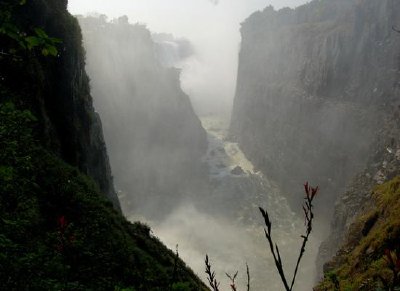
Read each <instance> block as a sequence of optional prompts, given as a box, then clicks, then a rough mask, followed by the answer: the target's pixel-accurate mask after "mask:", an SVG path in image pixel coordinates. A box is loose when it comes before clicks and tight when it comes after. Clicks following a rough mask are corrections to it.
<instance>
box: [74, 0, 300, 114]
mask: <svg viewBox="0 0 400 291" xmlns="http://www.w3.org/2000/svg"><path fill="white" fill-rule="evenodd" d="M305 2H308V1H307V0H69V10H70V12H71V13H72V14H87V13H93V12H96V13H100V14H106V15H107V16H108V17H109V18H114V17H118V16H121V15H127V16H128V17H129V21H130V22H131V23H136V22H140V23H145V24H146V25H147V27H148V28H149V29H150V30H151V31H153V32H167V33H172V34H174V35H175V36H177V37H185V38H188V39H189V40H190V41H191V42H192V44H193V45H194V47H195V50H196V57H195V58H192V59H191V60H189V61H188V62H187V64H186V65H185V66H184V68H183V72H182V76H181V80H182V86H183V88H184V90H185V91H186V92H187V93H188V94H189V95H190V96H191V98H192V100H193V101H194V104H195V107H197V109H198V110H199V108H202V109H204V104H205V102H207V104H213V106H212V107H214V108H215V107H216V106H218V107H229V105H230V104H231V102H232V98H233V95H234V90H235V82H236V70H237V55H238V51H239V43H240V34H239V28H240V23H241V22H242V21H243V20H244V19H246V18H247V17H248V16H249V15H250V14H251V13H252V12H254V11H257V10H262V9H263V8H265V7H266V6H268V5H270V4H271V5H273V6H274V7H275V8H277V9H279V8H282V7H285V6H289V7H295V6H298V5H300V4H303V3H305ZM201 104H203V106H201ZM202 113H204V110H202Z"/></svg>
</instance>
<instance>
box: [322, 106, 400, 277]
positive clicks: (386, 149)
mask: <svg viewBox="0 0 400 291" xmlns="http://www.w3.org/2000/svg"><path fill="white" fill-rule="evenodd" d="M399 152H400V108H396V107H392V108H391V110H389V109H388V112H387V116H386V117H385V118H383V119H382V120H381V121H380V129H379V131H378V133H377V137H376V139H375V141H374V143H373V145H372V150H371V153H370V155H369V158H368V162H367V164H366V166H365V168H364V170H363V171H362V172H361V173H359V174H357V175H356V176H355V177H354V178H353V179H352V181H351V183H350V184H349V186H348V187H347V188H346V191H345V192H344V193H343V194H342V195H340V197H339V199H338V200H337V201H336V203H335V212H334V217H333V220H332V223H331V233H330V235H329V237H328V238H327V239H326V240H325V241H324V242H323V243H322V245H321V247H320V252H319V253H320V255H319V258H318V262H317V264H318V266H319V267H320V269H321V270H322V269H324V270H328V268H329V264H328V265H327V266H325V267H324V268H322V266H323V264H324V263H325V262H327V261H328V260H329V259H331V258H332V257H333V256H334V255H335V254H336V252H337V251H338V250H339V249H340V247H342V246H343V244H345V243H346V241H347V240H349V237H352V236H355V235H360V236H361V234H362V235H363V236H366V234H365V233H368V231H369V228H370V227H371V226H368V225H367V224H366V225H365V227H364V229H363V230H362V233H359V234H352V233H351V227H352V224H353V223H354V222H355V220H356V219H357V217H359V216H360V215H362V214H363V213H364V211H366V210H368V209H371V208H374V205H372V204H371V203H372V201H371V199H370V197H371V194H372V192H373V190H374V188H375V186H376V185H380V184H382V183H384V182H387V181H390V180H392V179H393V178H394V177H396V176H398V175H400V156H398V153H399ZM370 223H373V221H370Z"/></svg>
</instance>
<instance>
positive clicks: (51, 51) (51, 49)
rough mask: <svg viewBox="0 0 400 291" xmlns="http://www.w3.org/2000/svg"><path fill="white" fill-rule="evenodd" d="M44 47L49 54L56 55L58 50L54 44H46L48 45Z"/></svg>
mask: <svg viewBox="0 0 400 291" xmlns="http://www.w3.org/2000/svg"><path fill="white" fill-rule="evenodd" d="M46 49H47V51H48V54H49V55H51V56H53V57H56V56H57V55H58V50H57V48H56V47H55V46H52V45H48V46H46Z"/></svg>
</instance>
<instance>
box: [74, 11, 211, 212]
mask: <svg viewBox="0 0 400 291" xmlns="http://www.w3.org/2000/svg"><path fill="white" fill-rule="evenodd" d="M80 23H81V26H82V31H83V35H84V44H85V48H86V51H87V62H88V65H87V69H88V73H89V76H90V78H91V85H92V92H93V96H94V102H95V105H96V108H97V110H98V111H99V112H100V115H101V116H102V120H103V123H104V133H105V137H106V143H107V146H108V148H109V153H110V159H111V165H112V169H113V173H114V175H115V183H116V186H117V187H118V189H119V190H121V192H122V193H121V194H122V195H121V197H123V199H124V203H123V204H124V211H125V213H126V214H127V215H129V213H132V211H133V212H135V214H141V215H146V216H147V217H152V218H160V216H161V215H162V212H163V211H164V212H165V213H167V212H168V211H169V210H171V209H172V208H173V207H175V206H176V204H177V203H179V201H181V200H182V199H184V198H186V197H187V196H188V195H189V193H190V192H191V191H190V189H196V188H197V186H195V185H194V184H195V183H196V181H199V177H201V176H202V172H203V168H202V163H201V157H202V155H203V154H204V152H205V150H206V148H207V137H206V132H205V130H204V129H203V128H202V126H201V123H200V120H199V119H198V117H197V116H196V114H195V113H194V111H193V108H192V105H191V103H190V100H189V97H188V96H187V95H186V94H185V93H184V92H183V91H182V89H181V88H180V80H179V70H178V69H175V68H167V67H165V66H164V65H163V64H164V63H168V64H169V63H171V62H172V61H171V58H170V57H169V56H167V57H166V58H167V59H165V62H164V60H163V58H164V57H165V54H164V53H161V54H159V52H160V47H159V44H158V43H155V42H154V41H153V39H152V35H151V33H150V31H149V30H148V29H147V28H146V27H144V26H143V25H139V24H136V25H131V24H129V23H128V19H127V18H126V17H120V18H119V19H115V20H113V21H111V22H107V21H106V20H105V19H104V18H102V17H98V18H97V17H86V18H80ZM156 37H157V39H159V38H160V37H159V36H156ZM185 46H188V45H187V44H186V45H185ZM177 57H178V56H177ZM177 57H176V58H177Z"/></svg>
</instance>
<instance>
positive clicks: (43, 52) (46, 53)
mask: <svg viewBox="0 0 400 291" xmlns="http://www.w3.org/2000/svg"><path fill="white" fill-rule="evenodd" d="M42 55H44V56H45V57H47V56H48V55H49V51H48V50H47V49H46V48H44V49H42Z"/></svg>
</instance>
